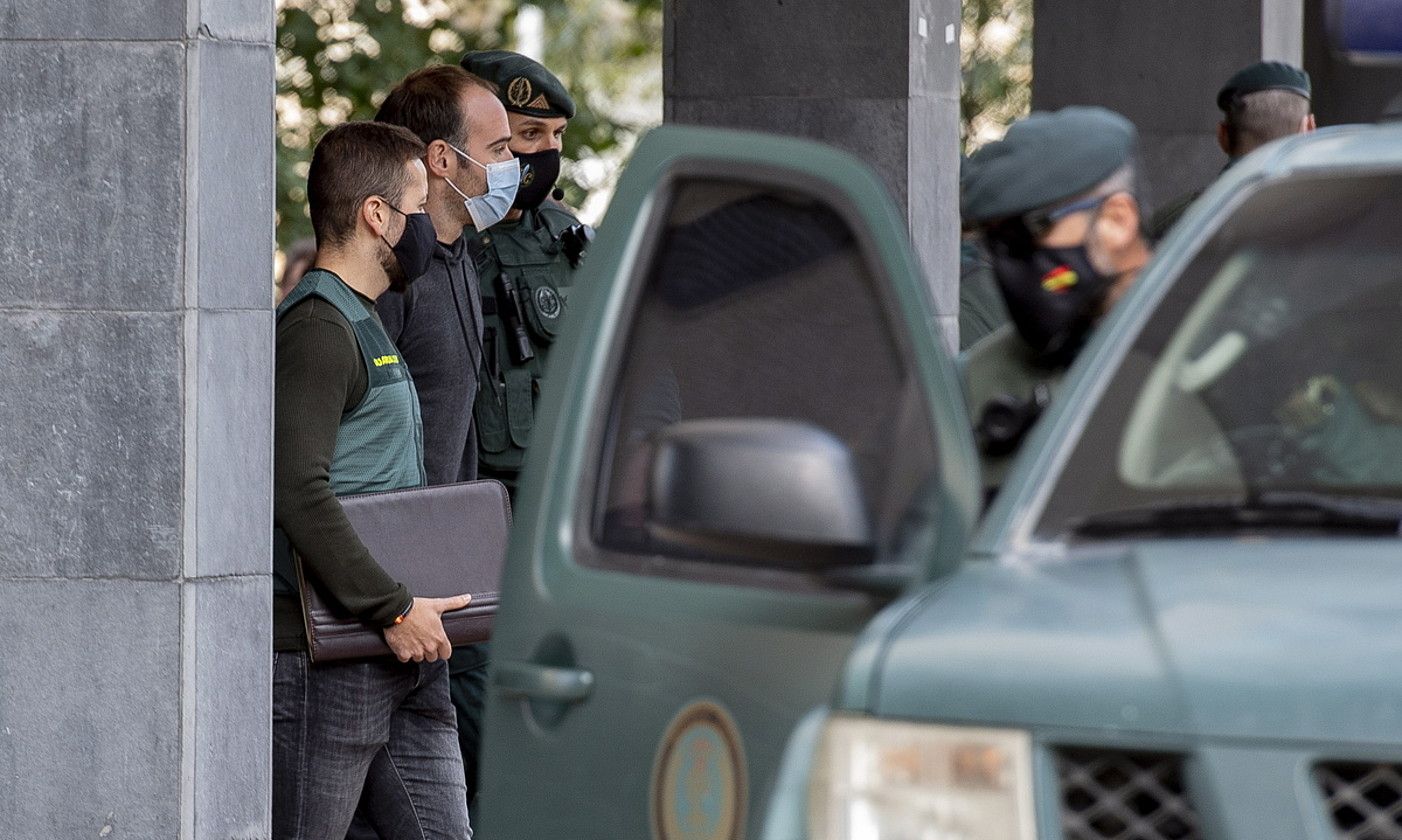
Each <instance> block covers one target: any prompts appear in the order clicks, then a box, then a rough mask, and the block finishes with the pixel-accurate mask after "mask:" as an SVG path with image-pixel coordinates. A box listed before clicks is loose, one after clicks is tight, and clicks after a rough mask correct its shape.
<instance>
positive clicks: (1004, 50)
mask: <svg viewBox="0 0 1402 840" xmlns="http://www.w3.org/2000/svg"><path fill="white" fill-rule="evenodd" d="M963 13H964V20H963V32H962V34H961V36H960V58H961V62H962V64H963V73H964V86H963V89H962V91H961V92H960V95H959V117H960V122H961V125H962V131H961V133H962V135H963V136H962V140H963V143H964V150H965V151H966V152H967V151H972V150H973V149H975V148H977V147H978V146H981V145H983V144H984V143H986V142H988V141H989V140H993V139H997V138H999V137H1001V136H1002V134H1003V130H1004V129H1005V128H1007V125H1008V123H1010V122H1012V121H1013V120H1015V119H1017V118H1018V117H1020V116H1023V115H1025V114H1026V113H1027V111H1028V108H1029V107H1030V105H1031V102H1032V0H964V6H963Z"/></svg>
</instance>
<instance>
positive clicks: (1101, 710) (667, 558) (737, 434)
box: [479, 127, 1402, 840]
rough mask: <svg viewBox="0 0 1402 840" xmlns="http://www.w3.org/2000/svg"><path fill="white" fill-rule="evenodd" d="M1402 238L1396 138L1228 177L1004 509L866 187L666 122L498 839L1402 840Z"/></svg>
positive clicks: (596, 380) (539, 525)
mask: <svg viewBox="0 0 1402 840" xmlns="http://www.w3.org/2000/svg"><path fill="white" fill-rule="evenodd" d="M1399 220H1402V128H1392V129H1378V128H1355V129H1345V130H1331V131H1323V132H1319V133H1317V134H1315V135H1313V136H1309V137H1300V138H1295V139H1291V140H1288V141H1285V142H1282V143H1279V144H1276V145H1274V146H1271V147H1268V148H1267V149H1264V150H1262V151H1261V152H1259V153H1257V154H1255V155H1253V156H1252V157H1251V158H1249V159H1247V160H1246V161H1244V162H1242V163H1241V164H1239V165H1237V166H1236V167H1234V168H1233V169H1232V170H1231V171H1230V172H1229V173H1228V174H1227V175H1226V176H1225V177H1224V178H1223V179H1222V180H1221V181H1220V182H1219V183H1218V184H1217V185H1215V186H1214V187H1213V188H1212V189H1211V190H1210V191H1209V192H1208V193H1207V195H1206V196H1205V197H1204V198H1203V200H1202V201H1200V202H1199V203H1198V204H1197V205H1195V206H1194V208H1193V209H1192V210H1191V211H1190V212H1189V213H1188V215H1187V216H1186V217H1185V218H1184V219H1183V221H1182V222H1181V223H1180V224H1179V226H1178V227H1177V228H1176V230H1175V232H1174V234H1173V236H1172V237H1171V238H1170V240H1169V241H1168V242H1166V243H1165V244H1164V246H1163V248H1162V249H1161V251H1160V253H1159V255H1158V257H1157V259H1156V260H1155V261H1154V263H1153V264H1152V265H1151V266H1150V267H1149V268H1148V269H1147V270H1146V272H1145V273H1144V275H1143V276H1142V278H1141V279H1140V281H1139V282H1138V284H1137V285H1136V287H1135V288H1134V289H1133V291H1132V292H1131V293H1130V294H1129V296H1128V297H1127V298H1126V299H1125V300H1124V302H1123V303H1122V304H1121V305H1120V306H1119V308H1118V309H1117V311H1116V313H1115V314H1114V315H1113V316H1112V317H1111V319H1110V320H1109V321H1108V322H1107V323H1106V324H1105V325H1104V326H1102V327H1101V328H1100V330H1099V331H1098V333H1097V335H1096V337H1095V338H1094V340H1093V341H1092V343H1091V345H1090V346H1089V347H1087V349H1086V350H1085V351H1084V352H1083V353H1082V355H1081V358H1080V360H1079V361H1078V363H1077V365H1076V366H1075V368H1073V370H1072V371H1071V373H1070V375H1069V377H1068V380H1067V382H1066V386H1065V389H1064V391H1063V392H1062V395H1061V396H1060V397H1059V398H1058V399H1057V400H1056V402H1055V403H1054V405H1053V406H1052V407H1051V408H1050V409H1049V411H1048V413H1047V415H1046V416H1045V417H1043V418H1042V419H1041V421H1040V422H1039V423H1038V426H1037V428H1036V429H1035V430H1034V431H1033V433H1032V436H1031V438H1030V439H1029V440H1028V442H1027V443H1026V444H1025V446H1024V450H1023V453H1022V455H1021V456H1020V458H1019V460H1018V463H1017V465H1016V466H1015V468H1014V470H1013V472H1012V473H1011V474H1010V476H1009V479H1008V481H1007V482H1006V484H1005V485H1004V489H1003V491H1002V493H1001V495H1000V496H999V498H998V499H997V501H996V502H995V504H994V506H993V507H992V508H991V509H990V510H989V511H987V513H986V514H984V515H983V516H982V517H981V521H980V510H979V505H980V489H979V488H980V483H979V476H978V467H977V459H976V458H975V455H974V449H973V443H972V440H971V433H970V431H969V429H968V426H967V421H966V419H965V418H966V414H965V411H964V407H963V405H962V401H961V396H960V393H961V392H960V387H959V383H958V378H957V372H956V370H955V368H954V366H953V364H952V363H951V360H950V359H949V357H948V356H947V354H946V353H945V351H944V349H943V342H942V341H941V339H940V337H939V335H938V334H937V331H936V330H935V329H934V327H933V325H934V324H935V323H936V321H935V313H936V309H935V306H934V304H933V301H932V299H931V292H930V288H929V286H928V285H927V283H926V281H925V279H924V277H923V276H922V274H921V272H920V270H919V269H918V267H917V266H916V263H915V262H914V260H913V259H912V257H911V253H910V250H909V245H908V242H907V239H906V228H905V224H904V221H903V220H902V219H901V218H900V217H899V216H898V215H897V213H896V212H895V210H894V209H893V207H892V206H891V204H890V202H889V201H888V199H887V198H886V193H885V191H884V189H883V188H882V187H881V185H880V184H879V182H878V181H877V180H876V179H875V177H874V176H873V175H872V174H871V173H870V172H869V171H868V170H867V169H866V168H865V167H863V166H862V165H861V164H859V163H858V162H856V161H855V160H853V159H852V158H850V157H848V156H845V155H843V154H840V153H838V152H836V151H833V150H831V149H828V148H825V147H822V146H819V145H815V144H812V143H807V142H802V141H798V140H792V139H780V138H776V137H766V136H759V135H751V134H740V133H730V132H720V131H711V130H702V129H691V128H674V127H668V128H663V129H659V130H657V131H655V132H653V133H652V134H650V135H649V136H648V137H646V138H645V139H644V140H643V141H642V143H641V144H640V145H639V147H638V150H637V153H636V154H635V156H634V159H633V161H632V163H631V165H630V166H629V168H628V170H627V172H626V173H625V175H624V177H623V179H622V182H621V183H620V185H619V188H618V193H617V196H616V197H615V199H614V202H613V206H612V208H611V209H610V211H609V215H608V218H607V220H606V223H605V225H604V226H603V232H602V233H601V235H600V238H599V240H598V241H597V243H596V244H595V247H594V249H593V251H592V253H591V255H590V258H589V260H588V261H587V263H586V265H585V267H584V268H583V272H584V274H583V275H582V276H581V278H580V282H579V283H578V284H577V289H578V290H579V291H578V294H577V295H576V297H577V300H578V302H577V303H576V301H575V300H572V301H571V304H572V310H573V312H572V315H571V320H570V322H569V323H568V324H567V326H566V331H565V333H564V335H563V336H562V337H561V339H560V340H561V343H562V346H561V347H560V349H559V350H557V352H556V353H555V354H554V358H555V359H556V361H555V363H554V367H553V368H552V370H551V371H550V372H549V374H548V379H547V383H546V387H545V389H544V396H543V398H542V401H541V404H540V405H539V407H538V410H539V413H540V416H539V417H538V418H537V422H536V425H537V429H536V432H535V435H536V436H535V438H534V443H533V446H534V449H533V451H532V452H531V455H530V458H529V459H528V463H527V468H526V472H525V477H524V484H523V487H522V495H521V498H520V500H519V502H520V504H519V514H518V520H517V524H516V530H515V532H514V535H513V542H512V547H511V553H510V557H509V560H508V569H507V573H506V578H505V580H504V582H503V594H502V609H501V613H500V615H499V617H498V624H497V628H496V637H495V640H494V642H493V651H494V657H495V662H494V665H493V671H492V678H491V679H492V688H491V693H490V696H489V702H488V708H487V713H486V721H485V729H486V739H485V746H484V756H485V760H484V768H483V780H484V782H483V792H482V795H481V800H480V809H479V810H480V814H479V816H480V820H479V822H480V823H481V826H480V832H481V833H482V836H486V837H490V838H491V839H492V840H512V839H513V838H545V837H551V838H649V837H650V838H655V840H738V838H742V837H746V838H763V840H780V838H812V840H888V838H912V839H914V838H1017V839H1018V840H1022V839H1023V838H1034V837H1035V838H1041V839H1042V840H1055V838H1069V839H1073V840H1082V839H1083V838H1143V840H1152V839H1153V838H1198V837H1201V838H1272V840H1285V838H1326V837H1349V838H1354V837H1357V838H1375V837H1376V838H1384V837H1399V836H1402V817H1399V814H1402V607H1399V604H1400V603H1402V550H1399V549H1402V545H1399V542H1398V533H1399V523H1402V235H1399V234H1398V224H1399ZM949 235H950V237H951V241H950V243H949V244H950V247H951V249H952V248H953V247H954V246H955V243H954V241H953V236H954V233H953V232H950V233H949ZM976 526H977V527H976Z"/></svg>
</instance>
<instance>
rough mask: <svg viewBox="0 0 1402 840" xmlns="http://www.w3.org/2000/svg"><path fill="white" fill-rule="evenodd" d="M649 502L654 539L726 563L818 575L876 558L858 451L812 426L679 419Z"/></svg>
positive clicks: (655, 467) (658, 459)
mask: <svg viewBox="0 0 1402 840" xmlns="http://www.w3.org/2000/svg"><path fill="white" fill-rule="evenodd" d="M648 501H649V507H650V516H649V524H648V529H649V531H650V532H651V533H652V535H653V536H654V537H655V538H658V539H660V540H663V541H666V542H669V543H672V544H674V545H680V546H684V547H687V548H692V549H696V550H700V551H705V552H707V553H709V554H714V555H716V559H717V560H719V561H723V562H724V561H729V562H734V563H739V564H752V563H762V564H764V565H771V566H782V567H788V568H792V569H795V570H799V571H816V570H823V569H831V568H835V567H839V566H851V565H856V564H861V563H869V562H871V561H872V558H873V557H874V556H875V538H874V536H873V528H872V523H871V515H870V513H869V512H868V510H867V505H866V502H865V500H864V499H863V497H862V490H861V484H860V482H859V481H858V480H857V472H856V469H855V467H854V466H853V463H852V454H851V452H849V451H848V449H847V447H846V446H845V445H843V443H842V442H841V441H839V440H838V439H837V438H836V437H834V436H833V435H832V434H830V433H828V432H826V431H823V430H822V429H819V428H817V427H816V426H812V425H810V424H808V423H802V422H797V421H793V420H769V419H750V418H734V419H714V420H688V421H684V422H681V423H674V424H672V425H671V426H668V427H667V428H665V429H663V430H662V432H661V433H660V434H659V436H658V445H657V449H656V453H655V455H654V458H653V462H652V469H651V473H650V476H649V486H648Z"/></svg>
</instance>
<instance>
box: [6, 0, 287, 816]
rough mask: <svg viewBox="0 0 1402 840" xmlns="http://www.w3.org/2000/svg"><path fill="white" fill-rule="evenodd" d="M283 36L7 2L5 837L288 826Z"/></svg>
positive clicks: (191, 12) (142, 9) (157, 1)
mask: <svg viewBox="0 0 1402 840" xmlns="http://www.w3.org/2000/svg"><path fill="white" fill-rule="evenodd" d="M272 38H273V4H272V3H271V2H270V1H269V0H123V2H110V0H65V2H41V3H34V2H31V1H30V0H0V77H3V78H4V79H6V84H4V85H0V113H3V114H4V115H5V116H4V119H3V120H0V172H3V173H4V174H3V176H0V177H3V179H4V182H5V184H6V189H5V199H6V200H5V201H4V202H3V203H0V336H3V337H4V340H3V342H0V428H3V429H4V430H5V433H6V443H5V445H4V447H3V453H4V455H3V458H0V645H3V649H2V650H0V837H13V838H24V840H48V838H54V840H59V839H60V838H61V839H62V840H68V838H75V837H103V838H112V840H121V838H152V839H153V840H166V838H220V839H221V840H258V839H259V838H265V837H268V836H269V833H270V831H269V815H268V801H269V791H270V785H271V780H270V771H269V751H270V747H269V730H270V722H269V721H270V711H269V707H270V697H269V687H268V686H269V672H270V656H269V654H268V650H269V646H270V632H271V630H270V621H269V615H268V609H269V606H268V605H269V589H270V578H269V554H270V547H269V541H270V531H271V499H270V493H271V484H270V479H271V427H272V388H271V382H272V316H271V312H270V305H271V299H270V298H271V296H270V279H271V274H272V264H271V260H272V258H271V254H272V243H273V199H272V196H273V149H272V144H271V142H270V140H269V138H271V137H272V130H273V125H272V121H273V116H272V115H273V110H272V98H273V46H272Z"/></svg>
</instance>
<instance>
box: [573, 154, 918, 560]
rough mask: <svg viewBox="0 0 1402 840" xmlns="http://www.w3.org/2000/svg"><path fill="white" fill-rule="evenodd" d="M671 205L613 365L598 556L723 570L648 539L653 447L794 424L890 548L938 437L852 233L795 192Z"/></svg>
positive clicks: (706, 191) (727, 191)
mask: <svg viewBox="0 0 1402 840" xmlns="http://www.w3.org/2000/svg"><path fill="white" fill-rule="evenodd" d="M673 195H674V199H673V201H672V202H671V205H670V207H669V208H668V210H667V211H666V214H665V222H664V225H663V229H662V231H661V233H660V234H659V239H658V247H657V248H656V251H655V255H654V257H653V258H652V261H651V265H650V266H649V267H648V269H647V271H646V279H645V284H644V287H643V290H642V294H641V298H640V300H639V302H638V304H637V307H636V310H635V312H634V315H633V317H632V324H631V328H630V329H629V331H628V334H627V335H628V337H627V340H626V344H625V346H624V348H623V352H622V362H621V370H620V371H619V374H618V378H617V383H616V385H615V390H614V396H613V401H612V408H611V411H610V414H609V419H608V423H607V428H606V431H605V444H606V445H605V450H604V453H605V454H604V463H603V464H602V466H601V469H600V477H601V481H600V486H599V489H598V494H597V500H596V515H595V520H594V521H595V526H594V537H595V540H596V542H597V543H598V544H599V545H600V546H602V547H604V548H606V549H608V550H610V551H612V552H616V553H619V554H623V555H663V556H667V557H672V558H678V559H684V560H687V561H692V562H696V561H700V562H706V561H709V560H714V559H717V558H714V557H710V556H707V555H705V554H703V553H698V552H697V551H693V550H688V549H684V548H682V547H680V546H676V545H670V544H668V543H666V542H665V541H663V540H661V538H659V537H657V536H656V535H655V534H654V533H653V532H652V531H651V529H649V527H648V510H647V492H646V490H647V488H646V479H647V474H648V467H649V465H650V463H651V458H652V455H653V441H654V439H655V436H656V434H657V432H659V431H660V430H661V429H663V428H665V427H666V426H668V425H669V424H672V423H676V422H679V421H682V420H696V419H702V418H708V419H709V418H767V419H784V420H798V421H806V422H808V423H811V424H813V425H816V426H818V427H820V428H822V429H824V430H826V431H828V432H830V433H832V434H833V435H835V436H836V437H837V438H839V439H840V440H841V441H842V442H843V443H845V444H846V446H847V447H848V448H849V449H850V450H851V452H852V453H853V456H854V460H855V463H856V467H857V471H858V473H859V479H860V482H861V486H862V488H863V490H864V492H865V498H866V500H867V503H868V505H869V506H870V507H871V509H872V510H871V513H872V514H873V516H874V519H875V521H876V522H877V523H878V525H879V527H880V528H881V529H882V531H883V532H884V533H887V534H893V533H894V532H896V531H897V530H899V529H900V527H901V520H902V517H903V515H905V513H906V512H907V510H908V509H909V507H910V505H911V500H912V498H913V497H914V496H915V494H917V493H918V492H920V491H921V489H922V488H923V487H924V482H925V481H926V479H928V478H929V477H930V476H931V475H932V470H933V463H934V455H933V434H932V433H931V430H930V423H929V420H928V414H927V413H926V411H925V407H924V405H923V403H922V402H921V401H920V398H919V397H918V396H917V393H918V389H916V388H915V383H914V381H913V380H912V379H911V373H910V371H908V370H907V368H906V365H905V364H904V362H903V359H902V351H901V348H900V346H899V345H898V343H897V341H896V339H895V337H894V333H893V331H892V328H891V322H890V320H889V318H888V311H887V308H886V305H885V303H884V301H883V297H882V295H881V293H880V291H879V287H878V282H879V281H878V278H877V276H876V275H875V274H874V269H873V262H872V261H871V260H870V259H869V258H868V257H867V256H865V255H864V253H863V250H862V248H861V246H860V244H859V241H858V239H857V237H856V236H855V235H854V232H853V230H852V229H851V228H850V227H849V226H848V224H847V223H846V221H845V220H844V219H843V217H842V216H841V215H840V214H839V213H838V212H837V211H836V210H834V209H833V208H832V207H831V206H829V205H827V204H826V203H824V202H823V201H822V200H819V199H817V198H814V197H812V196H810V195H806V194H803V193H801V192H797V191H785V190H779V189H775V188H772V187H760V186H755V185H750V184H746V183H740V182H724V181H714V180H698V181H688V182H683V183H682V184H680V185H678V186H677V187H676V188H675V189H674V190H673ZM615 560H620V562H624V563H625V565H626V564H627V563H626V560H621V559H620V558H617V557H616V558H615Z"/></svg>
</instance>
